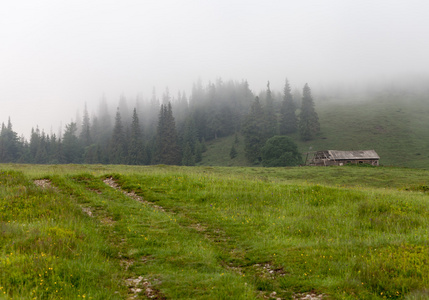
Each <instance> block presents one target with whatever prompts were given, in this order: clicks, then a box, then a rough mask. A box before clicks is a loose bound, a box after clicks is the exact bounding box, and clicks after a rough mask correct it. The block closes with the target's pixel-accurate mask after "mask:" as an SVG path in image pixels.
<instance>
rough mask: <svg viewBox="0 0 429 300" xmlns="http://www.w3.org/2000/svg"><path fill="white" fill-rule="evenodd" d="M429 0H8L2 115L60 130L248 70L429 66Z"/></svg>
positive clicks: (2, 40) (18, 127)
mask: <svg viewBox="0 0 429 300" xmlns="http://www.w3.org/2000/svg"><path fill="white" fill-rule="evenodd" d="M428 16H429V1H427V0H371V1H370V0H360V1H356V0H353V1H352V0H325V1H319V0H294V1H289V0H277V1H275V0H264V1H262V0H260V1H256V0H245V1H244V0H228V1H227V0H198V1H197V0H195V1H192V0H153V1H152V0H122V1H119V0H118V1H112V0H73V1H59V0H51V1H50V0H14V1H7V0H0V104H1V106H0V122H7V118H8V116H10V117H11V120H12V124H13V126H14V130H15V131H17V132H18V133H19V134H22V133H24V134H25V135H26V136H28V135H29V133H30V130H31V127H32V126H36V125H39V127H40V128H43V129H44V130H45V132H47V133H50V131H51V128H52V130H53V132H54V133H58V127H59V124H60V121H62V123H63V127H64V125H65V124H66V123H68V122H70V121H71V119H72V118H75V115H76V110H77V109H79V110H82V108H83V106H84V103H85V102H87V103H88V107H89V110H90V111H92V110H94V109H95V108H96V107H97V105H98V103H99V99H100V98H101V96H102V94H103V93H104V94H105V95H106V97H107V99H108V100H110V101H112V102H115V103H117V102H118V101H119V96H120V94H122V93H123V94H124V95H125V96H127V98H132V99H134V98H135V96H136V95H137V94H141V95H143V96H144V97H147V98H148V97H150V95H151V93H152V89H153V87H155V88H156V90H157V94H158V96H159V97H160V96H161V95H162V93H163V92H164V90H165V88H166V87H169V90H170V94H171V95H173V96H174V95H176V94H177V91H178V90H182V91H183V90H184V91H186V92H187V94H188V96H189V94H190V90H191V87H192V83H193V82H195V81H197V80H198V78H201V79H202V81H203V83H204V84H206V83H207V82H208V81H210V80H211V81H215V80H216V79H217V78H218V77H221V78H222V79H223V80H224V81H226V80H229V79H233V80H238V81H241V80H243V79H247V80H248V82H249V85H250V88H251V89H252V90H253V91H255V92H259V91H260V90H262V89H265V86H266V82H267V81H268V80H270V82H271V89H272V90H281V89H282V88H283V83H284V80H285V78H286V77H287V78H288V79H289V80H290V82H291V84H292V86H293V87H299V88H301V87H302V85H303V84H304V83H305V82H308V83H309V84H310V87H315V86H318V85H325V84H331V83H339V82H356V81H368V80H372V79H375V78H377V79H380V78H381V79H389V78H390V77H394V76H408V75H428V73H429V57H428V56H429V18H428Z"/></svg>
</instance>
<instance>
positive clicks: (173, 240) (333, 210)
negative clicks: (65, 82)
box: [0, 165, 429, 299]
mask: <svg viewBox="0 0 429 300" xmlns="http://www.w3.org/2000/svg"><path fill="white" fill-rule="evenodd" d="M1 169H3V170H5V169H9V170H10V169H13V170H14V171H8V172H1V174H2V176H1V178H0V193H1V195H2V198H1V199H2V200H0V224H1V228H2V235H1V239H0V242H1V243H0V265H1V267H2V275H1V276H0V292H1V293H4V294H3V296H8V297H10V298H30V297H37V298H45V299H58V298H61V297H63V298H67V299H69V298H76V299H78V298H81V299H82V298H83V297H82V296H85V297H86V298H87V299H91V298H92V299H107V298H112V299H114V298H126V297H128V296H130V295H131V294H132V292H131V290H130V289H129V288H127V287H126V285H125V281H126V279H136V278H138V276H142V278H144V279H142V280H143V281H142V282H145V283H147V284H149V283H150V288H151V290H152V291H153V294H155V295H157V296H158V297H159V298H163V297H165V298H169V299H184V298H192V299H227V298H228V299H255V298H263V297H268V296H269V295H270V294H271V293H272V292H273V291H275V292H276V293H277V295H276V297H281V298H284V299H287V298H290V297H292V296H293V295H297V293H308V292H310V291H313V292H317V293H319V294H320V293H325V294H328V295H330V297H331V299H382V298H383V296H387V297H388V298H404V297H408V298H409V299H414V298H413V297H420V298H419V299H424V298H425V297H428V296H429V295H428V292H427V290H425V288H427V287H428V286H429V267H428V266H429V248H428V244H427V240H428V236H429V233H428V229H427V228H428V227H429V223H428V222H429V221H428V220H429V215H428V211H429V202H428V200H429V199H428V195H427V194H426V193H421V192H413V191H412V190H416V191H419V190H426V189H427V188H428V186H429V181H428V178H429V176H428V175H429V173H428V171H425V170H411V169H399V168H383V167H381V168H362V167H342V168H333V167H332V168H308V167H306V168H288V169H285V168H279V169H277V168H213V167H196V168H190V167H188V168H184V167H182V168H180V167H165V166H164V167H156V166H155V167H130V166H76V165H70V166H34V165H2V166H1ZM18 171H20V172H22V173H20V172H18ZM110 176H113V177H114V178H115V179H116V180H117V182H118V183H119V184H120V185H121V186H122V188H124V189H126V190H128V191H135V193H136V194H138V195H140V196H142V197H143V199H144V201H143V202H138V201H136V200H133V199H132V198H130V197H128V196H127V195H124V194H123V193H122V192H120V191H117V190H114V189H112V188H110V187H108V186H107V185H106V184H104V183H103V181H102V180H103V179H104V178H106V177H110ZM44 177H47V178H49V179H50V180H51V181H52V183H53V184H54V186H56V187H57V189H48V190H44V189H41V188H38V187H35V186H34V184H33V183H32V179H33V178H44ZM320 184H322V185H320ZM406 190H408V191H406ZM409 190H411V191H409ZM82 208H85V209H86V211H87V210H90V211H92V214H93V215H92V217H90V216H88V215H87V213H86V212H85V210H82ZM4 270H6V272H5V271H4ZM70 275H73V276H70ZM147 284H146V285H144V286H143V285H142V284H140V286H139V287H140V288H143V291H141V292H140V293H139V294H140V296H141V297H143V296H144V294H145V291H146V288H147V286H148V285H147ZM58 287H59V288H58ZM0 296H1V295H0ZM416 299H417V298H416Z"/></svg>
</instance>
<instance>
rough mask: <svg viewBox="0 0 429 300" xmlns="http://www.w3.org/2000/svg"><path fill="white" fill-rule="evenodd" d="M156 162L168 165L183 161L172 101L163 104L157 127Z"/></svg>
mask: <svg viewBox="0 0 429 300" xmlns="http://www.w3.org/2000/svg"><path fill="white" fill-rule="evenodd" d="M156 162H157V163H161V164H166V165H179V164H180V162H181V154H180V147H179V143H178V136H177V131H176V124H175V121H174V117H173V110H172V108H171V103H168V104H167V105H165V104H162V105H161V109H160V113H159V121H158V128H157V142H156Z"/></svg>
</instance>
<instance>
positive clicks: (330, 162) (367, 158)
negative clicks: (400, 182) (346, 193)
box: [306, 150, 380, 166]
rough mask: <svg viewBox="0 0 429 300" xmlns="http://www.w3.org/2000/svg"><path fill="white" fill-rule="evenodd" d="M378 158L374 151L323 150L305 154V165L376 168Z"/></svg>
mask: <svg viewBox="0 0 429 300" xmlns="http://www.w3.org/2000/svg"><path fill="white" fill-rule="evenodd" d="M379 161H380V156H378V154H377V153H376V152H375V151H374V150H357V151H338V150H324V151H316V152H311V153H307V158H306V165H309V166H343V165H347V164H369V165H372V166H378V165H379Z"/></svg>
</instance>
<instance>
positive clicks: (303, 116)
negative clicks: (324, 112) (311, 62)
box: [299, 83, 320, 141]
mask: <svg viewBox="0 0 429 300" xmlns="http://www.w3.org/2000/svg"><path fill="white" fill-rule="evenodd" d="M319 131H320V124H319V117H318V115H317V113H316V111H315V109H314V101H313V97H312V96H311V90H310V87H309V86H308V84H307V83H306V84H305V86H304V88H303V91H302V104H301V113H300V115H299V134H300V136H301V139H302V140H304V141H308V140H312V139H314V137H315V136H316V134H317V133H318V132H319Z"/></svg>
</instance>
